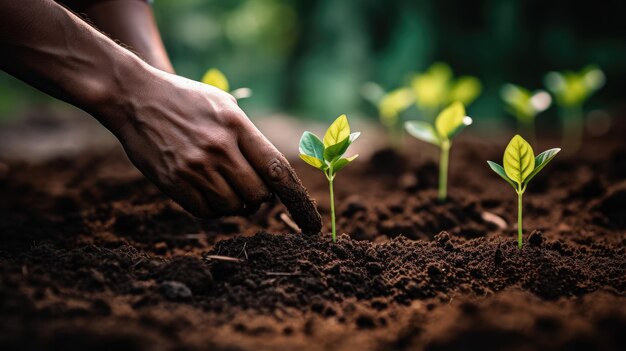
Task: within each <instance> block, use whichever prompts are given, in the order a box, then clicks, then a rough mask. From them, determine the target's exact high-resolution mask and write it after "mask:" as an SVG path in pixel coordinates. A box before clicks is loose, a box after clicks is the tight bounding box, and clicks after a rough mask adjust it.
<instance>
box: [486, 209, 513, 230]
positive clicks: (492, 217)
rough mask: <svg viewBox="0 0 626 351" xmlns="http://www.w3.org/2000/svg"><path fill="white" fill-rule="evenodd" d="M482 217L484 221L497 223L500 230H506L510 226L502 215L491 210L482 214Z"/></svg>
mask: <svg viewBox="0 0 626 351" xmlns="http://www.w3.org/2000/svg"><path fill="white" fill-rule="evenodd" d="M480 217H481V218H482V219H483V221H485V222H487V223H491V224H493V225H495V226H496V227H497V228H498V229H500V230H504V229H506V228H507V227H508V224H507V223H506V221H505V220H504V219H503V218H502V217H500V216H498V215H496V214H493V213H491V212H487V211H485V212H483V213H481V214H480Z"/></svg>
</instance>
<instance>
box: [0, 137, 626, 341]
mask: <svg viewBox="0 0 626 351" xmlns="http://www.w3.org/2000/svg"><path fill="white" fill-rule="evenodd" d="M623 134H624V131H623V130H616V131H615V132H614V133H613V135H611V136H605V137H603V138H597V139H590V140H588V142H587V143H586V144H585V145H586V146H585V150H584V151H582V152H580V153H577V154H576V155H569V156H568V155H559V156H557V158H556V159H555V160H554V161H553V163H552V164H550V165H549V166H548V167H547V168H545V169H544V171H542V173H541V174H540V175H539V176H537V177H536V178H535V179H534V180H533V183H532V184H531V185H530V186H529V190H528V191H527V193H526V195H525V199H524V201H525V203H524V206H525V207H524V225H525V231H526V235H525V238H524V239H525V246H524V248H523V249H522V250H518V249H517V245H516V233H517V228H516V197H515V194H514V192H513V190H512V189H510V187H509V186H508V185H507V184H506V183H504V182H503V181H502V180H501V179H499V178H498V177H497V176H496V175H495V174H492V173H491V171H490V170H489V168H488V167H487V165H486V163H485V161H486V160H487V159H491V160H497V161H499V160H500V159H501V157H502V151H503V147H504V146H505V145H506V142H507V140H506V139H507V138H506V137H502V138H497V139H496V140H491V141H485V139H477V138H471V137H467V136H465V138H462V139H461V140H460V141H459V142H458V143H456V144H455V146H454V148H453V149H452V156H451V169H450V172H451V173H450V186H449V193H450V199H449V201H447V202H445V203H439V202H437V201H436V189H435V187H436V181H437V179H436V177H437V165H436V162H435V160H436V153H435V150H433V149H432V148H430V147H428V146H424V145H423V144H420V143H417V142H410V143H409V144H408V145H407V148H406V150H407V151H410V153H409V152H407V153H406V154H404V155H401V154H398V153H397V152H395V151H391V150H381V151H379V152H377V153H376V154H374V155H373V156H372V157H371V158H370V159H369V160H368V159H364V160H361V161H359V162H355V163H354V164H352V165H350V167H347V168H346V169H345V170H344V171H343V172H342V173H341V174H340V175H339V176H338V177H337V179H336V182H335V183H336V201H337V205H338V207H337V209H338V223H337V227H338V228H339V230H340V231H341V232H343V233H347V234H341V235H339V237H338V240H337V243H332V242H331V240H330V235H328V234H324V235H317V236H315V235H314V236H308V235H303V234H299V233H297V228H295V227H294V226H293V222H292V221H291V220H290V218H289V217H288V215H287V213H286V211H285V209H284V207H283V206H282V205H281V204H280V203H278V202H276V201H273V202H272V203H270V204H267V205H264V206H263V207H262V208H261V209H260V211H259V212H257V213H256V214H254V215H252V216H251V217H249V218H237V217H231V218H224V219H220V220H210V221H201V220H198V219H194V218H192V217H190V216H189V215H187V214H186V213H185V212H184V211H183V210H181V209H180V208H179V207H178V206H176V205H175V204H173V203H172V202H171V201H169V200H168V199H167V198H166V197H165V196H163V195H162V194H161V193H160V192H159V191H158V190H157V189H156V188H155V187H154V186H153V185H152V184H150V183H149V182H148V181H147V180H145V179H144V178H143V177H142V176H141V175H140V174H139V173H138V172H137V171H136V170H135V169H134V168H133V167H132V166H131V165H130V164H129V162H128V161H127V160H126V158H125V156H124V154H123V152H122V151H121V150H120V149H115V150H114V151H110V150H109V151H106V152H104V151H103V152H93V151H89V152H84V153H82V154H80V155H79V156H78V157H72V158H57V159H54V160H50V161H46V162H38V163H26V162H18V161H10V162H8V164H5V165H3V166H2V167H1V170H2V172H0V173H2V174H0V193H1V194H2V196H1V197H0V235H1V238H0V320H1V321H2V322H0V349H2V350H85V349H89V350H92V351H95V350H277V349H281V350H288V349H299V350H470V349H481V350H534V349H542V350H626V333H624V331H625V330H626V298H625V295H626V255H625V254H626V251H625V243H626V180H625V179H626V143H624V141H623V137H621V136H622V135H623ZM556 145H558V143H546V144H545V145H544V144H542V145H540V146H538V147H535V149H536V150H544V149H547V148H548V147H554V146H556ZM292 163H293V165H294V166H295V168H296V171H297V173H298V174H299V175H300V177H301V178H302V180H303V183H304V184H305V185H306V186H307V187H308V189H309V191H310V193H311V194H312V196H313V197H314V198H316V199H317V202H318V205H319V209H320V212H321V213H322V216H323V217H324V218H325V219H327V218H328V217H329V208H328V195H327V184H326V182H325V179H324V177H323V176H322V175H321V174H319V171H316V170H314V169H312V168H309V167H307V166H306V165H303V164H302V163H301V162H298V161H293V162H292ZM0 165H1V163H0ZM328 230H329V224H328V223H325V224H324V229H323V231H324V233H328Z"/></svg>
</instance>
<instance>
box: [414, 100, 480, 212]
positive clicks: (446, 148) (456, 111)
mask: <svg viewBox="0 0 626 351" xmlns="http://www.w3.org/2000/svg"><path fill="white" fill-rule="evenodd" d="M470 124H472V119H471V118H470V117H468V116H466V115H465V107H464V106H463V104H462V103H461V102H458V101H457V102H454V103H453V104H452V105H450V106H449V107H447V108H446V109H444V110H443V111H441V113H439V115H438V116H437V119H436V120H435V125H434V127H433V125H431V124H430V123H427V122H423V121H408V122H406V123H405V125H404V126H405V128H406V131H407V132H408V133H409V134H411V135H412V136H413V137H415V138H417V139H419V140H422V141H425V142H427V143H430V144H433V145H435V146H438V147H439V148H440V149H441V152H440V160H439V192H438V196H437V197H438V199H439V201H445V200H446V197H447V187H448V185H447V184H448V160H449V157H450V148H451V147H452V138H454V137H455V136H456V135H457V134H459V133H460V132H461V131H462V130H463V129H465V127H467V126H469V125H470Z"/></svg>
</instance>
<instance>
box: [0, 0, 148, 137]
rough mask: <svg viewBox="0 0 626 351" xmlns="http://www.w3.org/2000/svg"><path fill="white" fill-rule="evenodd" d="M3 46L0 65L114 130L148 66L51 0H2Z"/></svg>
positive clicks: (0, 27)
mask: <svg viewBox="0 0 626 351" xmlns="http://www.w3.org/2000/svg"><path fill="white" fill-rule="evenodd" d="M0 49H1V50H2V52H3V54H2V55H0V68H2V69H3V70H5V71H7V72H8V73H10V74H12V75H14V76H16V77H17V78H19V79H21V80H23V81H25V82H27V83H29V84H31V85H33V86H35V87H36V88H38V89H40V90H42V91H44V92H46V93H48V94H50V95H53V96H55V97H57V98H59V99H62V100H64V101H66V102H69V103H71V104H73V105H75V106H77V107H79V108H82V109H83V110H85V111H87V112H88V113H90V114H92V115H94V116H95V117H96V118H98V119H99V120H100V121H101V122H102V123H103V124H104V125H105V126H107V127H109V128H110V129H111V128H112V127H114V126H115V125H118V124H120V123H122V122H123V121H121V120H119V118H121V117H113V118H111V117H109V116H116V115H118V114H116V113H114V112H113V110H115V109H117V110H120V109H122V110H123V109H124V108H125V107H124V106H120V105H121V104H124V99H123V97H125V96H127V95H128V94H129V90H131V89H134V88H136V87H137V88H138V87H139V86H138V85H139V84H140V81H141V80H140V79H138V78H139V77H141V71H142V70H144V71H145V70H146V67H145V66H147V65H146V64H145V63H143V62H142V61H141V60H140V59H139V58H138V57H137V56H135V55H134V54H133V53H131V52H130V51H128V50H126V49H124V48H122V47H121V46H119V45H117V44H116V43H114V42H113V41H112V40H111V39H109V38H107V37H106V36H105V35H103V34H101V33H99V32H98V31H97V30H95V29H93V28H92V27H91V26H89V25H88V24H86V23H85V22H84V21H82V20H81V19H80V18H78V17H77V16H76V15H74V14H72V13H71V12H70V11H68V10H66V9H65V8H63V7H62V6H60V5H58V4H56V3H55V2H53V1H51V0H21V1H2V2H0Z"/></svg>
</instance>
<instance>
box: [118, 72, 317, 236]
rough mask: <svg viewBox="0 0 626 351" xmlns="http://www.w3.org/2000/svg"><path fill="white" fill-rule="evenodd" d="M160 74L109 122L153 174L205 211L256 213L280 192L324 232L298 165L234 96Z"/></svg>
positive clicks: (299, 215)
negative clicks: (268, 138)
mask: <svg viewBox="0 0 626 351" xmlns="http://www.w3.org/2000/svg"><path fill="white" fill-rule="evenodd" d="M152 73H153V74H154V75H155V77H154V78H153V79H150V80H148V83H147V84H146V85H145V86H143V87H138V88H137V89H135V90H133V91H134V93H132V94H127V96H126V97H125V98H123V100H124V101H125V102H124V104H123V108H122V109H121V110H122V111H125V112H124V113H123V116H122V117H121V118H120V116H115V118H111V119H109V120H108V121H109V122H108V123H107V124H108V127H109V129H111V131H112V132H113V133H114V134H115V135H116V136H117V137H118V139H119V140H120V142H121V143H122V145H123V146H124V149H125V150H126V153H127V154H128V156H129V158H130V160H131V161H132V162H133V164H134V165H135V166H136V167H137V168H138V169H139V170H140V171H141V172H142V173H143V174H144V175H145V176H146V177H148V178H149V179H150V180H152V181H153V182H154V183H155V184H156V185H157V186H158V187H159V188H160V189H161V190H162V191H163V192H164V193H166V194H167V195H169V196H170V197H171V198H172V199H174V200H175V201H176V202H177V203H179V204H180V205H181V206H182V207H183V208H184V209H186V210H187V211H189V212H190V213H191V214H193V215H195V216H197V217H201V218H215V217H220V216H225V215H236V214H245V213H249V212H252V211H255V210H256V209H257V208H258V206H259V205H260V204H261V203H262V202H264V201H266V200H268V199H269V198H270V197H271V194H272V193H274V194H276V195H277V196H278V197H279V198H280V200H281V201H282V202H283V203H284V205H285V206H286V207H287V209H288V210H289V211H290V213H291V215H292V217H293V219H294V220H295V222H296V223H297V224H298V225H299V226H300V228H301V229H302V231H303V232H305V233H318V232H319V231H320V229H321V226H322V221H321V216H320V215H319V213H318V212H317V209H316V206H315V202H314V201H313V200H311V199H310V198H309V196H308V193H307V192H306V190H305V189H304V187H303V186H302V184H301V183H300V180H299V179H298V177H297V176H296V174H295V172H294V170H293V168H292V167H291V166H290V165H289V163H288V162H287V160H286V159H285V158H284V157H283V155H282V154H281V153H280V152H279V151H278V150H277V149H276V148H275V147H274V146H273V145H272V144H271V143H270V142H269V141H268V140H267V139H266V138H265V136H264V135H263V134H262V133H261V132H260V131H259V130H258V129H257V128H256V127H255V126H254V124H253V123H252V122H251V121H250V120H249V119H248V117H247V116H246V114H245V113H244V112H243V111H242V110H241V109H240V108H239V106H238V105H237V101H236V100H235V99H234V98H233V97H232V96H231V95H230V94H228V93H225V92H223V91H221V90H219V89H217V88H214V87H212V86H209V85H205V84H202V83H199V82H196V81H192V80H189V79H185V78H182V77H179V76H175V75H172V74H168V73H165V72H160V71H159V72H156V70H152ZM119 110H120V109H118V111H119Z"/></svg>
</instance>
